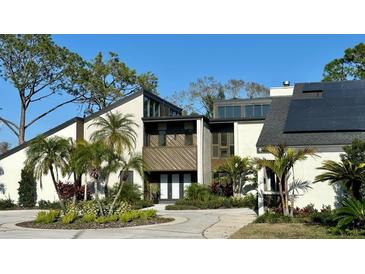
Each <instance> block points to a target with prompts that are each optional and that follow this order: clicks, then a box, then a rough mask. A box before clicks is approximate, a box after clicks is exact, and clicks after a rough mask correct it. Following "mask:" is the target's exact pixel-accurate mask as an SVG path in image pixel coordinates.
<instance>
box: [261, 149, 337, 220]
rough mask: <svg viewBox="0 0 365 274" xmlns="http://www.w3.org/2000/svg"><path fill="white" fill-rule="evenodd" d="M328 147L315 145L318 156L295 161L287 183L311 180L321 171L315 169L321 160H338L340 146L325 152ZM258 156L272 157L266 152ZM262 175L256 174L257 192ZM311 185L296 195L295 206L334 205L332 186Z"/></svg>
mask: <svg viewBox="0 0 365 274" xmlns="http://www.w3.org/2000/svg"><path fill="white" fill-rule="evenodd" d="M328 148H329V147H317V148H316V149H317V153H316V154H317V155H318V157H308V158H307V159H306V160H304V161H299V162H297V163H296V164H295V166H294V176H293V174H291V176H290V178H289V184H290V183H291V182H292V180H293V179H296V180H302V181H309V182H313V181H314V179H315V177H316V176H317V175H319V174H321V173H322V172H323V171H321V170H318V169H317V168H318V167H320V166H322V163H323V161H325V160H332V161H340V154H341V153H342V149H341V148H340V147H337V148H336V149H332V151H335V150H337V151H335V152H327V151H328ZM260 157H261V158H266V159H273V157H272V156H271V155H267V154H260ZM263 176H264V173H263V172H262V171H260V172H259V174H258V188H259V192H261V191H263V190H264V189H263V188H264V185H263ZM311 187H312V189H309V190H308V191H307V192H305V193H303V192H302V193H301V195H300V196H298V197H297V199H296V200H295V207H299V208H303V207H305V206H307V205H308V204H314V207H315V208H316V209H318V210H320V209H321V208H322V206H327V205H330V206H331V207H332V208H334V207H335V206H336V202H337V199H336V192H335V189H334V187H333V186H331V185H329V184H328V182H319V183H315V184H311ZM264 193H265V192H264ZM259 204H260V203H259ZM259 213H260V214H262V213H263V211H262V210H260V211H259Z"/></svg>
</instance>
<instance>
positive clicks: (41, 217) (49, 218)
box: [35, 210, 60, 224]
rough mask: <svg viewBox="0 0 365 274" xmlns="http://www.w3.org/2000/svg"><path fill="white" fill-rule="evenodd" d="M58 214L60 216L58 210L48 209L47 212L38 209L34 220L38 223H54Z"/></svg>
mask: <svg viewBox="0 0 365 274" xmlns="http://www.w3.org/2000/svg"><path fill="white" fill-rule="evenodd" d="M59 216H60V211H59V210H50V211H49V212H47V211H40V212H38V214H37V218H36V220H35V222H36V223H39V224H50V223H54V222H55V221H57V219H58V218H59Z"/></svg>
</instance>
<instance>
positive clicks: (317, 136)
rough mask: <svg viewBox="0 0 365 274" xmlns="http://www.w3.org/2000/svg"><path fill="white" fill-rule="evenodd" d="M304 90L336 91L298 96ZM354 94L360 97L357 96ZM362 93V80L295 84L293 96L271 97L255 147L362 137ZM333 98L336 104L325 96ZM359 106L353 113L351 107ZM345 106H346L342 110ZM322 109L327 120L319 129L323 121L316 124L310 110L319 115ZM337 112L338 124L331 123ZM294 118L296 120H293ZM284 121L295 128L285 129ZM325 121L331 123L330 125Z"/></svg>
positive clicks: (364, 93) (337, 141)
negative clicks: (339, 115)
mask: <svg viewBox="0 0 365 274" xmlns="http://www.w3.org/2000/svg"><path fill="white" fill-rule="evenodd" d="M329 87H330V88H329ZM304 89H307V90H310V89H312V91H315V90H323V92H327V94H328V93H330V92H331V91H333V90H335V89H337V91H336V94H329V95H330V96H328V97H327V96H325V95H324V94H323V95H322V97H318V98H313V97H314V96H317V95H314V94H313V93H312V94H311V95H308V93H306V94H305V95H302V96H301V95H300V94H301V93H302V91H303V90H304ZM347 91H348V93H347ZM302 94H303V93H302ZM357 95H359V96H358V97H357ZM363 96H365V81H345V82H331V83H307V84H296V86H295V91H294V96H293V97H291V96H288V97H273V99H272V103H271V106H270V109H269V111H268V114H267V116H266V120H265V123H264V126H263V129H262V131H261V134H260V137H259V139H258V141H257V147H263V146H267V145H277V144H286V145H288V146H316V145H346V144H350V143H351V142H352V141H353V140H354V139H356V138H358V139H362V140H365V130H362V129H361V127H359V126H365V125H362V124H361V121H362V119H364V118H365V104H364V103H365V101H363V100H359V99H358V98H362V97H363ZM333 97H336V102H335V103H333V100H331V99H330V100H327V99H326V98H333ZM351 99H352V102H353V104H352V105H351V104H350V105H349V104H348V101H349V100H351ZM299 100H301V101H302V102H303V105H301V107H300V108H298V107H297V106H298V101H299ZM313 101H314V102H315V103H313ZM293 102H294V104H293ZM317 102H318V103H317ZM320 102H322V103H320ZM361 106H362V107H364V108H363V109H364V111H363V112H358V111H355V112H354V113H353V112H352V110H353V109H356V108H359V107H361ZM344 107H346V111H345V112H344V109H343V108H344ZM326 108H327V109H326ZM338 108H340V111H338ZM313 109H314V111H313ZM307 112H310V113H309V115H307ZM321 112H324V113H325V115H324V116H322V118H323V117H325V118H326V119H327V122H325V124H324V127H322V128H320V126H322V125H323V124H322V123H320V124H318V123H317V124H316V123H315V122H314V121H313V120H315V119H316V116H313V113H317V114H318V113H321ZM331 113H333V116H331ZM338 113H342V114H343V115H342V116H341V124H339V123H333V122H331V121H332V120H334V119H335V120H336V118H337V116H336V115H337V114H338ZM354 114H356V117H357V118H356V119H357V120H356V121H357V124H356V128H355V127H354V126H353V124H352V122H353V119H354ZM303 115H304V116H305V117H303ZM295 117H297V118H298V119H297V120H295ZM306 119H307V120H306ZM287 121H290V123H292V124H293V125H294V126H293V127H292V128H291V129H293V128H294V129H295V130H288V128H286V125H287ZM295 123H296V124H295ZM326 123H330V127H329V125H326ZM310 125H312V127H310ZM300 129H302V130H300ZM303 129H304V130H303Z"/></svg>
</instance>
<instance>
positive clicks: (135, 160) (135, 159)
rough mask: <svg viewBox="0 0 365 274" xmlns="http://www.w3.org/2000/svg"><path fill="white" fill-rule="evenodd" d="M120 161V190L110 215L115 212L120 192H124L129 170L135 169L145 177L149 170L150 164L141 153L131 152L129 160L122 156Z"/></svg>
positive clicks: (112, 204)
mask: <svg viewBox="0 0 365 274" xmlns="http://www.w3.org/2000/svg"><path fill="white" fill-rule="evenodd" d="M118 162H119V167H120V172H119V179H120V182H119V185H118V191H117V193H116V195H115V197H114V199H113V202H112V203H111V205H110V208H109V215H111V214H113V211H114V207H115V204H116V202H117V201H118V199H119V197H120V194H121V193H122V189H123V186H124V184H125V182H126V181H127V179H128V171H129V170H131V169H132V170H135V171H136V172H137V173H138V174H139V175H140V176H141V177H142V178H143V177H144V174H145V172H147V171H148V166H147V165H146V163H145V162H144V160H143V156H142V155H140V154H131V155H130V156H129V158H128V159H127V160H126V159H124V158H122V157H121V158H119V161H118Z"/></svg>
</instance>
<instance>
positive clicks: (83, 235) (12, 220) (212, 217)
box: [0, 205, 256, 239]
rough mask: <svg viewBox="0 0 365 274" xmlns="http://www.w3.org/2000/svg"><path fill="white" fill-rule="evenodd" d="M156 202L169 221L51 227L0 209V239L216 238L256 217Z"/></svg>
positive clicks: (31, 214) (248, 213)
mask: <svg viewBox="0 0 365 274" xmlns="http://www.w3.org/2000/svg"><path fill="white" fill-rule="evenodd" d="M164 207H165V205H156V206H155V208H156V209H157V211H158V215H162V216H166V217H172V218H174V219H175V220H174V221H173V222H169V223H164V224H156V225H149V226H140V227H133V228H132V227H131V228H107V229H90V230H53V229H49V230H46V229H31V228H22V227H18V226H16V225H15V224H16V223H20V222H23V221H29V220H32V219H34V217H35V215H36V214H37V211H36V210H13V211H0V238H8V239H44V238H46V239H56V238H61V239H201V238H208V239H219V238H228V237H229V236H230V235H231V234H232V233H234V232H235V231H237V230H238V229H239V228H241V227H242V226H244V225H247V224H248V223H250V222H252V221H253V220H254V219H255V218H256V214H255V212H253V211H252V210H250V209H246V208H234V209H214V210H183V211H180V210H173V211H172V210H164Z"/></svg>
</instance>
